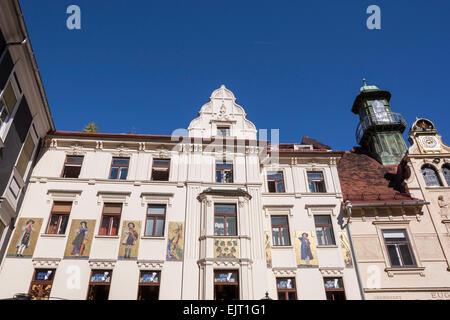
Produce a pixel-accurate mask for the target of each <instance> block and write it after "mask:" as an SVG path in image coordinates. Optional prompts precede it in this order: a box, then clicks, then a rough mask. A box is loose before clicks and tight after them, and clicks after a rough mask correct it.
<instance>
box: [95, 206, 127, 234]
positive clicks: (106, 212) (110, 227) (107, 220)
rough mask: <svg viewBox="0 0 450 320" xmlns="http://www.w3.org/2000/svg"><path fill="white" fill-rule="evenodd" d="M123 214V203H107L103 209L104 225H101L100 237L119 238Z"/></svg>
mask: <svg viewBox="0 0 450 320" xmlns="http://www.w3.org/2000/svg"><path fill="white" fill-rule="evenodd" d="M121 213H122V204H121V203H105V205H104V207H103V214H102V223H101V225H100V232H99V235H101V236H117V233H118V231H119V225H120V215H121Z"/></svg>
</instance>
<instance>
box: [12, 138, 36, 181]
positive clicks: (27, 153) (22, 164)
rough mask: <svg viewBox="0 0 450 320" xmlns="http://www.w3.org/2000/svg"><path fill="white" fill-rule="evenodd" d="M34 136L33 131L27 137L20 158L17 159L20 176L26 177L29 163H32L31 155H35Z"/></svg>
mask: <svg viewBox="0 0 450 320" xmlns="http://www.w3.org/2000/svg"><path fill="white" fill-rule="evenodd" d="M35 146H36V145H35V144H34V141H33V137H32V136H31V133H28V136H27V139H26V140H25V143H24V145H23V148H22V151H21V152H20V156H19V160H18V161H17V165H16V168H17V171H18V172H19V174H20V176H21V177H22V178H23V179H25V173H26V171H27V168H28V163H30V160H31V157H32V156H33V151H34V147H35Z"/></svg>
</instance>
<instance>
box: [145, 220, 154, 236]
mask: <svg viewBox="0 0 450 320" xmlns="http://www.w3.org/2000/svg"><path fill="white" fill-rule="evenodd" d="M153 224H154V218H153V217H148V218H147V222H146V225H145V235H146V236H147V237H151V236H153Z"/></svg>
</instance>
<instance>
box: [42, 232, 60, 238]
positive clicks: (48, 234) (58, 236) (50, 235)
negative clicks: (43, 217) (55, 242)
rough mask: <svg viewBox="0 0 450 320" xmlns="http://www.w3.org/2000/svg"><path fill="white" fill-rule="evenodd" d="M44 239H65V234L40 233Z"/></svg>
mask: <svg viewBox="0 0 450 320" xmlns="http://www.w3.org/2000/svg"><path fill="white" fill-rule="evenodd" d="M41 237H44V238H65V237H66V234H53V233H41Z"/></svg>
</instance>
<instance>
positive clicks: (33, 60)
mask: <svg viewBox="0 0 450 320" xmlns="http://www.w3.org/2000/svg"><path fill="white" fill-rule="evenodd" d="M13 2H14V9H15V13H16V16H17V19H18V21H19V26H20V31H21V32H22V35H23V38H24V39H29V37H28V32H27V27H26V25H25V22H24V18H23V14H22V10H21V8H20V4H19V2H18V1H17V0H13ZM25 46H26V47H27V50H26V53H27V54H28V57H29V59H30V62H31V67H32V69H33V72H32V73H33V75H34V78H35V80H36V83H37V85H38V88H39V94H40V96H41V100H42V103H43V104H44V109H45V114H46V116H47V120H48V122H49V124H50V131H54V130H55V124H54V122H53V118H52V115H51V113H50V107H49V105H48V101H47V96H46V95H45V91H44V86H43V84H42V78H41V75H40V73H39V69H38V67H37V63H36V58H35V56H34V53H33V48H32V47H31V42H30V41H27V43H26V44H25Z"/></svg>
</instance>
